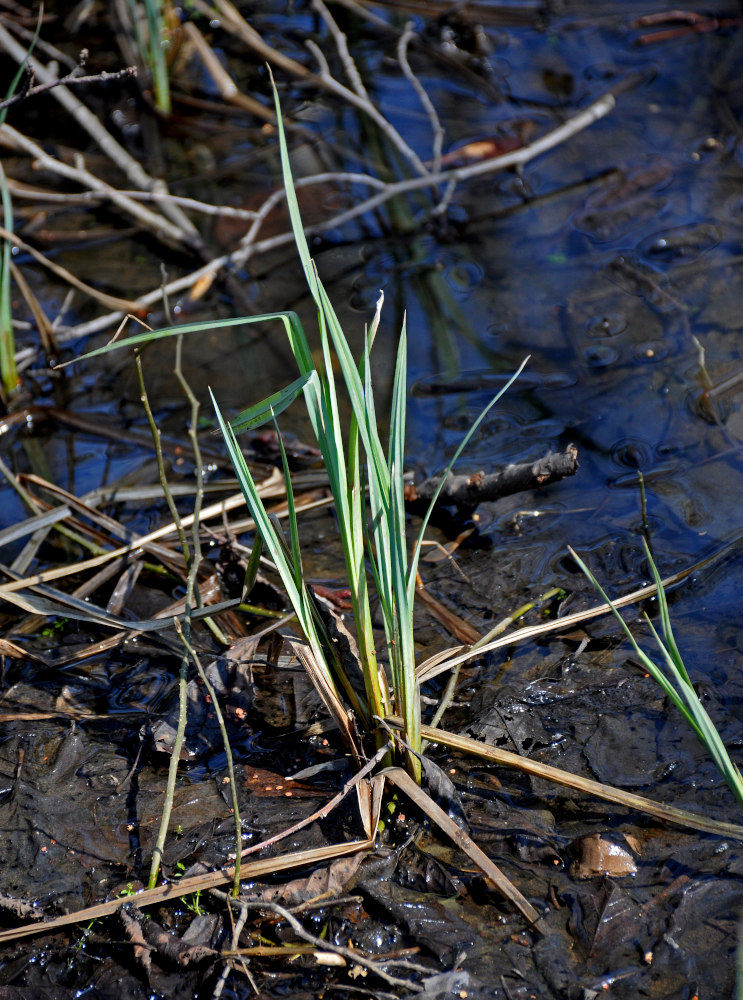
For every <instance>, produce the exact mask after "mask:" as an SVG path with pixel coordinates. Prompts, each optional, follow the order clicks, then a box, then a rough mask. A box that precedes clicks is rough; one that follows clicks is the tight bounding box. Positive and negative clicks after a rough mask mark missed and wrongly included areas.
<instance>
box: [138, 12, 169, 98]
mask: <svg viewBox="0 0 743 1000" xmlns="http://www.w3.org/2000/svg"><path fill="white" fill-rule="evenodd" d="M163 6H164V3H163V0H144V7H145V14H146V16H147V28H146V31H143V30H142V25H140V23H139V17H140V15H139V13H138V8H139V4H138V3H137V2H136V0H129V7H130V8H131V14H132V23H133V25H134V37H135V40H136V42H137V47H138V49H139V57H140V59H141V61H142V65H143V66H145V67H146V68H147V70H148V72H149V74H150V76H151V77H152V86H153V88H154V91H155V106H156V107H157V110H158V111H160V112H161V113H162V114H164V115H169V114H170V111H171V104H170V77H169V76H168V64H167V61H166V59H165V48H164V44H163V38H164V34H165V31H164V24H163V15H162V11H163Z"/></svg>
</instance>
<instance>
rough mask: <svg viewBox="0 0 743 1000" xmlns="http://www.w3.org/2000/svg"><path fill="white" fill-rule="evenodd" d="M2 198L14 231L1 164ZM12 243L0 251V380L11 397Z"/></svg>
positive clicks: (13, 378)
mask: <svg viewBox="0 0 743 1000" xmlns="http://www.w3.org/2000/svg"><path fill="white" fill-rule="evenodd" d="M0 197H1V198H2V204H3V225H4V227H5V229H7V230H8V232H12V231H13V206H12V204H11V201H10V192H9V191H8V185H7V183H6V181H5V171H4V170H3V168H2V165H1V164H0ZM10 260H11V255H10V241H9V240H3V245H2V250H0V378H2V382H3V388H4V389H5V392H6V393H7V394H8V395H10V393H12V392H13V391H14V390H15V389H16V388H17V386H18V369H17V367H16V363H15V334H14V332H13V314H12V310H11V296H10Z"/></svg>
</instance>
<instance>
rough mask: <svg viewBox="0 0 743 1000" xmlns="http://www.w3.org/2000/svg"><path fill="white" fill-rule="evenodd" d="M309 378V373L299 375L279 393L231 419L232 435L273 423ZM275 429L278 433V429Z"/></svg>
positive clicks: (298, 393)
mask: <svg viewBox="0 0 743 1000" xmlns="http://www.w3.org/2000/svg"><path fill="white" fill-rule="evenodd" d="M310 378H311V373H309V372H308V373H307V374H306V375H300V376H299V378H298V379H295V380H294V381H293V382H292V383H291V384H290V385H288V386H286V388H285V389H280V390H279V392H275V393H273V395H271V396H267V397H266V399H264V400H263V402H261V403H257V404H256V405H255V406H251V407H250V409H248V410H243V412H242V413H240V414H238V416H236V417H233V419H232V420H230V427H231V428H232V432H233V434H241V433H242V432H243V431H247V430H251V429H252V428H254V427H260V426H261V425H262V424H265V423H268V421H269V420H272V419H273V420H274V421H275V418H276V417H278V416H279V415H280V414H281V413H283V412H284V410H286V409H287V408H288V407H289V406H291V404H292V403H293V402H294V400H295V399H296V398H297V396H299V395H300V393H301V392H302V391H303V390H304V387H305V386H306V385H307V383H308V382H309V380H310ZM276 429H277V432H278V427H277V428H276Z"/></svg>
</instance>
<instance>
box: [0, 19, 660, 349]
mask: <svg viewBox="0 0 743 1000" xmlns="http://www.w3.org/2000/svg"><path fill="white" fill-rule="evenodd" d="M251 30H252V29H251ZM640 79H641V77H640V75H639V74H634V75H632V76H631V77H628V78H627V79H625V80H624V81H622V83H621V84H619V85H618V86H617V87H615V88H614V89H613V90H611V91H608V92H607V93H605V94H603V95H602V96H601V97H599V98H598V99H597V100H596V101H594V102H593V103H592V104H591V105H589V107H587V108H585V109H584V110H583V111H580V112H578V114H576V115H574V116H573V117H572V118H570V119H568V121H567V122H565V123H563V124H562V125H560V126H558V127H557V128H555V129H553V130H552V131H551V132H548V133H547V134H546V135H544V136H542V137H540V138H539V139H537V140H536V141H535V142H532V143H530V144H529V145H527V146H523V147H522V148H520V149H517V150H514V151H513V152H510V153H505V154H504V155H503V156H497V157H493V158H492V159H490V160H485V161H483V162H481V163H475V164H470V165H469V166H466V167H458V168H455V169H451V170H442V171H439V172H438V173H435V174H434V173H431V174H427V175H426V176H422V177H413V178H410V179H408V180H404V181H397V182H394V183H389V184H385V183H384V182H382V181H380V180H378V179H375V178H370V177H369V176H368V175H366V174H321V175H317V176H315V177H307V178H301V179H299V180H298V181H297V184H296V186H297V187H298V188H300V187H304V186H305V185H310V184H318V183H325V182H328V181H330V180H331V178H332V179H333V180H334V182H338V183H339V182H341V181H344V180H348V181H349V182H350V183H357V184H368V185H369V186H371V187H375V188H376V189H377V193H376V194H374V195H372V196H371V197H369V198H366V199H365V200H363V201H361V202H359V203H357V204H356V205H354V206H352V207H351V208H349V209H347V210H346V211H344V212H340V213H339V214H337V215H335V216H333V217H332V218H331V219H328V220H327V221H326V222H322V223H317V224H315V225H313V226H309V227H307V234H308V235H309V236H311V235H314V234H316V233H322V232H325V231H326V230H327V229H334V228H337V227H338V226H341V225H344V224H345V223H346V222H349V221H351V220H352V219H355V218H358V217H359V216H361V215H364V214H365V213H366V212H369V211H372V210H373V209H376V208H378V207H379V206H381V205H383V204H385V203H386V202H387V201H389V200H390V199H392V198H395V197H398V196H399V195H402V194H409V193H410V192H412V191H416V190H420V189H422V188H426V187H437V186H440V185H443V184H446V185H449V189H448V191H447V194H446V195H445V197H446V198H447V199H450V198H451V196H452V195H453V193H454V188H455V187H456V186H458V185H459V184H460V183H462V182H466V181H469V180H471V179H473V178H475V177H483V176H486V175H488V174H491V173H497V172H498V171H500V170H507V169H509V168H511V167H514V166H523V165H524V164H526V163H529V162H530V161H531V160H533V159H535V158H537V157H538V156H541V155H543V154H544V153H546V152H548V151H549V150H551V149H554V148H555V147H556V146H559V145H560V144H561V143H563V142H566V141H567V140H568V139H570V138H572V137H573V136H574V135H577V134H578V133H579V132H580V131H582V130H583V129H586V128H588V127H589V126H591V125H593V124H594V123H595V122H597V121H599V120H600V119H601V118H602V117H604V115H607V114H608V113H609V112H610V111H611V110H612V109H613V108H614V107H615V106H616V95H617V94H618V93H620V92H621V91H623V90H626V89H627V88H628V87H630V86H632V85H633V84H636V83H637V82H638V81H639V80H640ZM1 135H2V132H0V136H1ZM36 150H37V151H38V153H39V154H42V155H45V154H43V150H41V149H40V148H39V147H36ZM34 155H36V154H35V153H34ZM59 172H62V171H59ZM88 186H92V185H88ZM98 186H99V189H100V190H103V188H104V185H103V184H102V183H101V182H98ZM110 190H113V189H110ZM116 194H117V195H119V196H120V194H121V192H116ZM283 197H284V193H283V191H275V192H273V193H272V194H271V195H270V196H269V199H268V200H267V202H266V203H265V205H264V208H265V211H264V208H261V209H259V210H258V213H257V216H256V218H255V219H254V222H253V225H252V226H251V228H250V230H249V232H248V233H247V234H246V236H245V237H244V238H243V241H242V244H241V246H240V247H239V249H238V250H236V251H234V252H233V253H232V254H224V255H222V256H219V257H215V258H214V259H213V260H212V261H210V262H209V263H208V264H205V265H204V266H203V267H200V268H198V269H197V270H196V271H193V272H191V273H190V274H188V275H185V276H184V277H182V278H177V279H175V280H174V281H171V282H169V283H168V284H167V285H166V287H165V292H166V294H168V295H176V294H178V293H180V292H182V291H184V290H187V289H189V288H191V287H193V285H194V284H195V283H196V282H197V281H198V280H200V279H201V278H202V277H204V276H206V275H208V274H213V273H216V272H217V271H219V270H220V269H221V268H223V267H225V266H227V265H230V264H231V265H235V266H237V267H242V266H244V265H245V264H246V263H247V261H248V260H249V259H250V258H251V257H252V256H254V255H255V254H258V253H263V252H265V251H268V250H274V249H277V248H278V247H281V246H286V245H288V244H290V243H291V242H292V241H293V239H294V237H293V235H292V234H291V233H290V232H286V233H281V234H279V235H277V236H272V237H269V238H267V239H265V240H261V241H256V236H257V234H258V232H259V231H260V227H261V225H262V222H263V220H264V219H265V217H266V215H267V214H268V211H269V210H270V209H271V208H272V207H273V206H274V205H275V204H277V203H278V202H279V201H280V200H281V199H282V198H283ZM112 200H113V199H112ZM269 200H270V204H268V201H269ZM140 207H141V206H140ZM162 293H163V290H162V289H161V288H158V289H156V290H153V291H152V292H148V293H147V294H146V295H143V296H141V297H140V298H138V299H137V300H136V305H137V307H138V308H140V309H141V308H146V307H147V306H149V305H151V304H152V303H154V302H156V301H157V300H158V299H159V298H160V297H161V295H162ZM121 318H122V314H121V313H112V314H108V315H106V316H101V317H99V318H97V319H95V320H92V321H90V322H87V323H83V324H80V325H78V326H75V327H71V328H69V329H63V330H60V332H59V335H58V338H57V339H58V342H59V343H60V344H61V343H66V342H68V341H70V340H74V339H77V338H78V337H83V336H89V335H90V334H93V333H98V332H100V331H101V330H104V329H106V328H108V327H110V326H112V325H113V324H114V323H117V322H119V321H120V320H121Z"/></svg>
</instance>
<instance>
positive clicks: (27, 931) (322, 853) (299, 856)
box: [0, 838, 374, 944]
mask: <svg viewBox="0 0 743 1000" xmlns="http://www.w3.org/2000/svg"><path fill="white" fill-rule="evenodd" d="M373 846H374V840H373V838H372V839H368V840H352V841H350V842H349V843H346V844H329V845H328V846H327V847H316V848H313V849H312V850H308V851H296V852H295V853H293V854H285V855H283V856H282V857H278V858H260V859H259V860H257V861H248V862H246V863H245V864H243V865H242V868H241V871H240V874H241V877H242V878H243V879H252V878H260V877H261V876H264V875H275V874H276V873H277V872H282V871H289V870H291V869H293V868H303V867H304V866H305V865H312V864H320V863H321V862H323V861H328V860H331V859H333V858H337V857H340V856H341V855H344V854H354V853H355V852H356V851H364V850H368V849H369V848H370V847H373ZM234 875H235V870H234V868H222V869H221V870H220V871H217V872H207V873H206V874H204V875H194V876H193V877H192V878H183V879H179V881H178V882H176V883H173V884H171V885H163V886H158V887H157V888H155V889H143V890H142V892H137V893H135V894H134V895H132V896H124V897H122V898H120V899H110V900H108V901H107V902H105V903H98V904H97V905H96V906H88V907H86V908H85V909H84V910H77V911H76V912H75V913H67V914H65V915H64V916H62V917H57V918H56V919H54V920H47V921H44V922H43V923H40V924H27V925H26V926H24V927H15V928H12V929H11V930H7V931H0V944H5V943H6V942H8V941H16V940H18V939H19V938H24V937H30V936H32V935H35V934H49V933H52V932H53V931H56V930H58V929H59V928H60V927H69V926H71V925H72V924H86V923H89V922H90V921H91V920H99V919H100V918H101V917H108V916H110V915H111V914H112V913H116V911H117V910H118V909H119V908H120V907H122V906H123V905H124V904H125V903H134V905H135V906H138V907H142V906H151V905H152V904H153V903H164V902H168V901H169V900H172V899H180V898H181V897H183V896H187V895H188V894H189V893H192V892H200V891H203V890H205V889H214V888H216V887H217V886H220V885H224V884H225V883H226V882H231V881H232V880H233V878H234Z"/></svg>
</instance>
